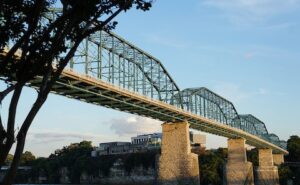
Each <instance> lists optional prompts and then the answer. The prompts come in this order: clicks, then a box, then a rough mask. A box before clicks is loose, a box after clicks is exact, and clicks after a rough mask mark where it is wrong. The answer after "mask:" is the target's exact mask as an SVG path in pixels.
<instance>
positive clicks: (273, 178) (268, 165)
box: [256, 149, 279, 185]
mask: <svg viewBox="0 0 300 185" xmlns="http://www.w3.org/2000/svg"><path fill="white" fill-rule="evenodd" d="M258 160H259V167H258V168H257V169H256V174H257V179H256V182H257V183H256V184H257V185H279V176H278V169H277V166H274V162H273V154H272V149H259V150H258Z"/></svg>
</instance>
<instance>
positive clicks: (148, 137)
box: [131, 133, 162, 145]
mask: <svg viewBox="0 0 300 185" xmlns="http://www.w3.org/2000/svg"><path fill="white" fill-rule="evenodd" d="M161 139H162V133H153V134H143V135H137V136H136V137H132V138H131V144H132V145H141V144H142V145H160V144H161Z"/></svg>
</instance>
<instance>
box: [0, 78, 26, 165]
mask: <svg viewBox="0 0 300 185" xmlns="http://www.w3.org/2000/svg"><path fill="white" fill-rule="evenodd" d="M23 87H24V83H17V84H16V86H15V87H13V88H12V89H9V90H8V91H7V93H9V92H10V91H12V90H13V89H14V88H15V91H14V93H13V96H12V98H11V101H10V105H9V112H8V121H7V132H6V136H5V138H4V139H3V141H1V144H0V166H2V165H3V164H4V162H5V160H6V158H7V155H8V153H9V151H10V149H11V147H12V145H13V143H14V142H15V133H14V132H15V118H16V111H17V106H18V102H19V98H20V95H21V92H22V89H23ZM5 139H6V141H5V142H4V140H5Z"/></svg>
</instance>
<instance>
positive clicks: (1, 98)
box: [0, 84, 16, 104]
mask: <svg viewBox="0 0 300 185" xmlns="http://www.w3.org/2000/svg"><path fill="white" fill-rule="evenodd" d="M15 87H16V84H12V85H11V86H9V87H8V88H6V89H5V90H4V91H2V92H0V104H1V103H2V101H3V99H4V98H5V97H6V96H7V95H8V94H9V93H10V92H11V91H13V90H14V89H15Z"/></svg>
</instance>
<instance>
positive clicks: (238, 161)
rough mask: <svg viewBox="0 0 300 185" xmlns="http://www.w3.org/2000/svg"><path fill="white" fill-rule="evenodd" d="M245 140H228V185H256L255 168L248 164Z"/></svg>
mask: <svg viewBox="0 0 300 185" xmlns="http://www.w3.org/2000/svg"><path fill="white" fill-rule="evenodd" d="M245 142H246V140H245V139H242V138H239V139H228V161H227V164H226V168H225V170H226V171H225V173H226V181H227V185H254V181H253V167H252V163H251V162H247V155H246V148H245Z"/></svg>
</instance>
